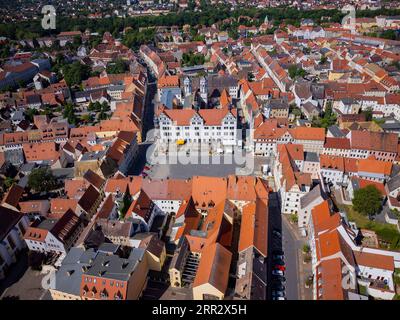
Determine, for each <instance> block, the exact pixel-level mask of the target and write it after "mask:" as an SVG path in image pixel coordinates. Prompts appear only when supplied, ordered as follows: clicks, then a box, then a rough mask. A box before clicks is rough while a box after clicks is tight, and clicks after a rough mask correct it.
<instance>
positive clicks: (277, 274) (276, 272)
mask: <svg viewBox="0 0 400 320" xmlns="http://www.w3.org/2000/svg"><path fill="white" fill-rule="evenodd" d="M272 275H273V276H283V271H282V270H272Z"/></svg>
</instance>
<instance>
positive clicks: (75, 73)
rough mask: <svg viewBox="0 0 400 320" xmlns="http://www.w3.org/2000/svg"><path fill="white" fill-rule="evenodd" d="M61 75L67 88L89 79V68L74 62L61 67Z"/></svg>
mask: <svg viewBox="0 0 400 320" xmlns="http://www.w3.org/2000/svg"><path fill="white" fill-rule="evenodd" d="M62 74H63V75H64V79H65V81H66V82H67V84H68V85H69V86H76V85H79V84H80V83H81V82H82V81H83V80H86V79H87V78H88V77H89V75H90V67H89V66H87V65H84V64H82V63H80V62H79V61H75V62H73V63H71V64H67V65H64V66H63V67H62Z"/></svg>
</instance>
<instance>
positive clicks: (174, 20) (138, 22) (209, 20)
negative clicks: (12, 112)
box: [0, 6, 400, 40]
mask: <svg viewBox="0 0 400 320" xmlns="http://www.w3.org/2000/svg"><path fill="white" fill-rule="evenodd" d="M378 15H391V16H393V15H400V10H392V9H390V10H388V9H380V10H374V11H369V10H363V11H357V17H374V16H378ZM244 16H246V17H250V18H252V20H250V21H249V20H247V19H245V18H244V19H240V20H241V21H240V23H241V24H244V25H260V24H261V23H262V22H263V21H264V19H265V17H266V16H268V19H269V20H270V21H271V20H274V22H275V23H274V25H275V26H278V25H279V24H280V23H282V22H283V21H285V22H286V23H288V24H293V25H298V24H299V23H300V21H301V19H305V18H310V19H313V20H314V21H315V23H316V24H321V25H323V24H324V23H326V22H341V20H342V18H343V17H344V14H343V13H342V12H340V10H310V11H298V10H297V9H294V8H266V9H258V8H242V9H237V10H234V11H231V10H230V9H229V8H227V7H226V6H219V7H213V8H210V9H207V10H204V11H202V12H194V11H182V12H178V13H169V14H166V15H160V16H139V17H128V18H118V17H111V18H103V19H88V18H87V17H81V18H70V17H63V16H57V23H56V26H57V29H56V30H44V29H42V27H41V20H40V19H38V20H31V21H21V22H18V23H15V24H0V36H3V37H7V38H10V39H15V40H18V39H33V38H38V37H43V36H49V35H55V34H58V33H59V32H61V31H70V30H80V31H85V30H86V29H89V30H90V31H92V32H99V33H100V34H102V33H103V32H105V31H109V32H111V33H112V34H113V35H114V36H117V35H118V34H119V32H121V31H122V30H123V29H124V28H126V27H131V28H133V30H135V31H137V30H138V29H139V28H141V27H151V26H183V25H185V24H188V25H191V26H196V25H205V26H211V25H212V24H214V23H217V22H221V21H223V20H225V19H229V18H232V19H235V20H236V22H237V20H238V18H239V17H244Z"/></svg>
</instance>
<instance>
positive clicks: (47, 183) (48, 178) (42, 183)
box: [28, 168, 58, 192]
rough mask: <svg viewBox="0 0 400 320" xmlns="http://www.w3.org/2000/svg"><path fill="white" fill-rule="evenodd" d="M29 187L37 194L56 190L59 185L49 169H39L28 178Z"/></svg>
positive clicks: (33, 171) (34, 170)
mask: <svg viewBox="0 0 400 320" xmlns="http://www.w3.org/2000/svg"><path fill="white" fill-rule="evenodd" d="M28 186H29V188H31V189H33V190H35V191H37V192H43V191H45V192H48V191H51V190H54V189H56V188H57V187H58V183H57V179H56V177H55V176H54V175H53V174H52V172H51V171H50V169H49V168H37V169H33V170H32V172H31V174H30V175H29V176H28Z"/></svg>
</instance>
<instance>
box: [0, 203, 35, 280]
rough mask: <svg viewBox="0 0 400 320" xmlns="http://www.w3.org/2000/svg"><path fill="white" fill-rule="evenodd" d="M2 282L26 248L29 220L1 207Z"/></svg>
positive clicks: (0, 247)
mask: <svg viewBox="0 0 400 320" xmlns="http://www.w3.org/2000/svg"><path fill="white" fill-rule="evenodd" d="M0 221H1V228H0V280H1V279H3V278H4V277H5V276H6V272H7V270H8V269H9V268H10V266H11V265H12V264H13V263H15V262H16V261H17V254H18V252H20V251H21V250H22V249H24V248H25V247H26V245H25V242H24V240H23V236H24V233H25V230H26V229H27V228H28V224H29V221H28V218H27V216H25V215H22V214H20V213H19V212H17V211H14V210H11V209H8V208H5V207H3V206H0Z"/></svg>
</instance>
